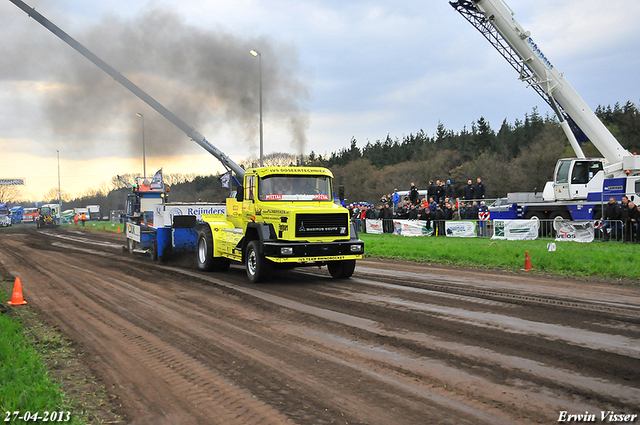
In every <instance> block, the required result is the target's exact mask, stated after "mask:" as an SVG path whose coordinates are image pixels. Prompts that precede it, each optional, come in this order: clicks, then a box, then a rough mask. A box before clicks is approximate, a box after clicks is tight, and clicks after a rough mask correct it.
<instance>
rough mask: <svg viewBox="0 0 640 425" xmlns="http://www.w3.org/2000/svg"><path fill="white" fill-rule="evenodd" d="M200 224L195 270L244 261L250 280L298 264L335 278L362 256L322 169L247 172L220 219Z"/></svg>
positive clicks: (328, 175) (343, 275)
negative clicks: (325, 269)
mask: <svg viewBox="0 0 640 425" xmlns="http://www.w3.org/2000/svg"><path fill="white" fill-rule="evenodd" d="M203 220H204V222H205V223H203V225H201V226H200V227H199V229H198V265H199V267H200V268H201V269H203V270H214V271H215V270H217V271H222V270H226V269H227V268H228V266H229V263H230V262H231V261H235V262H240V263H244V264H245V268H246V270H247V276H248V277H249V280H251V281H252V282H259V281H262V280H267V279H269V278H270V277H271V273H272V271H273V270H274V269H276V268H290V267H299V266H323V265H327V266H328V268H329V272H330V274H331V275H332V276H333V277H334V278H348V277H350V276H351V275H352V274H353V271H354V269H355V262H356V260H357V259H361V258H362V255H363V252H364V243H363V242H362V241H361V240H360V239H359V238H358V234H357V232H356V230H355V227H354V226H352V224H351V221H350V217H349V213H348V211H347V210H346V209H345V208H343V207H342V206H340V205H337V204H335V203H334V202H333V174H332V173H331V171H329V170H327V169H325V168H319V167H264V168H255V169H248V170H246V171H245V173H244V180H243V187H242V188H240V190H239V191H238V196H237V199H233V198H231V199H228V200H227V205H226V213H225V215H224V216H221V215H215V216H208V215H203Z"/></svg>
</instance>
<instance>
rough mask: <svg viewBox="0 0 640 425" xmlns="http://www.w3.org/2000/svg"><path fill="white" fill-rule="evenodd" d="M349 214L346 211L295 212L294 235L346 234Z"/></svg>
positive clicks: (300, 236) (302, 236) (347, 232)
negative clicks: (330, 212)
mask: <svg viewBox="0 0 640 425" xmlns="http://www.w3.org/2000/svg"><path fill="white" fill-rule="evenodd" d="M348 234H349V216H348V214H346V213H332V214H297V215H296V237H299V238H304V237H309V236H347V235H348Z"/></svg>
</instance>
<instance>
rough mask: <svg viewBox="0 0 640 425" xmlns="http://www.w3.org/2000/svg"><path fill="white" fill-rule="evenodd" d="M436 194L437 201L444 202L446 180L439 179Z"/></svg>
mask: <svg viewBox="0 0 640 425" xmlns="http://www.w3.org/2000/svg"><path fill="white" fill-rule="evenodd" d="M436 195H437V196H438V199H437V200H436V202H437V203H439V204H442V202H443V201H444V198H445V196H444V182H441V181H438V189H437V190H436Z"/></svg>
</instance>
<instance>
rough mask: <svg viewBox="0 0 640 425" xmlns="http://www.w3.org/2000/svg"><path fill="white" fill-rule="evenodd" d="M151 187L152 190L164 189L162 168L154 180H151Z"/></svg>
mask: <svg viewBox="0 0 640 425" xmlns="http://www.w3.org/2000/svg"><path fill="white" fill-rule="evenodd" d="M149 187H150V188H151V189H162V188H163V184H162V168H161V169H159V170H158V171H156V173H155V174H154V175H153V178H152V179H151V184H150V185H149Z"/></svg>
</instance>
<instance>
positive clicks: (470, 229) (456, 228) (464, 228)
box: [445, 221, 476, 238]
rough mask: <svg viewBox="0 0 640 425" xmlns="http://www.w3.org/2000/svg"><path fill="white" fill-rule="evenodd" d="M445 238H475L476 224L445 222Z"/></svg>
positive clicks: (470, 222) (471, 222)
mask: <svg viewBox="0 0 640 425" xmlns="http://www.w3.org/2000/svg"><path fill="white" fill-rule="evenodd" d="M445 228H446V230H447V237H452V238H475V237H476V223H475V222H473V221H447V222H446V224H445Z"/></svg>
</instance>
